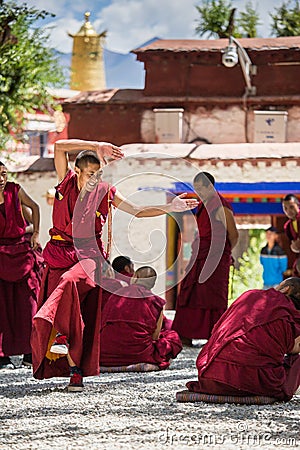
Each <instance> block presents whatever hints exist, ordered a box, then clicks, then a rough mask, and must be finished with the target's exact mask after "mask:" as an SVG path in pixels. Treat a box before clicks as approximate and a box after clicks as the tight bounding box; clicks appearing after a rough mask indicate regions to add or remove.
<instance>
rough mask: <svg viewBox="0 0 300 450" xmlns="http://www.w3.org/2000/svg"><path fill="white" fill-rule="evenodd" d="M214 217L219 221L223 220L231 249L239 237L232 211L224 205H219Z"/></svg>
mask: <svg viewBox="0 0 300 450" xmlns="http://www.w3.org/2000/svg"><path fill="white" fill-rule="evenodd" d="M216 219H217V220H219V221H221V222H222V223H223V224H224V220H225V223H226V230H227V234H228V239H229V242H230V245H231V249H233V247H235V245H236V244H237V241H238V239H239V233H238V230H237V228H236V224H235V220H234V216H233V214H232V211H231V210H230V209H228V208H226V207H220V208H219V209H218V211H217V214H216Z"/></svg>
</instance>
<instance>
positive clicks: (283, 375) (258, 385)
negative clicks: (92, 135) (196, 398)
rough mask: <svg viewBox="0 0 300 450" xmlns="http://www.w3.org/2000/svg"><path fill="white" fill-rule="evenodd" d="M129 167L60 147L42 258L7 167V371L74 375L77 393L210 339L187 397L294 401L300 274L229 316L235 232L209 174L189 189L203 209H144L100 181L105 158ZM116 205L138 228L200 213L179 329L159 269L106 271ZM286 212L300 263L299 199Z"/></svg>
mask: <svg viewBox="0 0 300 450" xmlns="http://www.w3.org/2000/svg"><path fill="white" fill-rule="evenodd" d="M72 152H74V153H77V157H76V159H75V164H74V170H73V169H71V168H70V166H69V161H68V154H69V153H72ZM123 157H124V155H123V153H122V151H121V149H120V148H119V147H117V146H115V145H113V144H110V143H106V142H97V141H84V140H78V139H70V140H61V141H58V142H56V144H55V148H54V162H55V168H56V172H57V176H58V184H57V186H56V193H55V199H54V205H53V226H52V228H51V229H50V231H49V234H50V239H49V241H48V243H47V244H46V246H45V248H44V249H43V251H42V254H41V247H40V244H39V238H38V236H39V219H40V218H39V207H38V205H37V204H36V203H35V202H34V201H33V200H32V199H31V198H30V196H28V195H27V194H26V192H25V191H24V189H23V188H22V187H20V186H19V185H18V184H17V183H14V182H10V181H8V176H7V168H6V166H5V165H4V164H3V163H1V162H0V254H1V257H0V308H1V318H0V368H1V367H8V366H9V365H11V360H10V356H13V355H19V354H23V355H24V357H23V364H31V363H32V366H33V375H34V377H35V378H37V379H43V378H50V377H56V376H70V382H69V385H68V390H69V391H70V392H80V391H82V390H83V377H86V376H92V375H97V374H99V371H100V366H106V367H107V366H109V367H115V366H128V365H132V364H139V363H145V364H148V365H150V366H151V365H152V366H154V367H156V368H158V369H159V370H162V369H166V368H167V367H169V365H170V361H171V360H172V359H174V358H176V356H177V355H178V354H179V352H180V351H181V350H182V346H183V345H188V346H192V345H193V339H206V340H208V341H207V343H206V344H205V345H204V347H203V348H202V349H201V351H200V354H199V356H198V358H197V368H198V374H199V376H198V380H197V381H195V382H189V383H187V387H188V389H189V390H190V391H196V392H205V393H211V394H239V395H270V396H274V397H275V398H277V399H279V400H283V401H287V400H289V399H290V398H292V396H293V394H294V392H295V391H296V389H297V388H298V386H299V383H300V356H299V352H300V312H299V309H300V278H299V277H298V273H297V265H295V277H291V278H289V279H287V280H285V281H283V282H282V283H281V284H280V285H279V286H278V287H276V289H274V288H272V289H268V290H253V291H249V292H246V293H245V294H243V295H242V296H241V297H240V298H239V299H237V300H236V301H235V302H234V303H233V304H232V305H231V306H230V307H229V308H228V309H227V301H228V278H229V269H230V264H231V250H232V248H233V247H234V245H235V244H236V243H237V240H238V232H237V228H236V224H235V220H234V216H233V212H232V208H231V205H230V204H229V203H228V202H227V201H226V200H225V199H224V198H223V197H222V196H221V195H220V194H219V193H218V192H217V191H216V190H215V188H214V183H215V181H214V178H213V177H212V175H211V174H209V173H207V172H200V173H199V174H197V175H196V177H195V178H194V181H193V185H194V190H195V193H196V194H197V199H191V198H186V194H181V195H179V196H177V197H175V198H174V199H173V200H172V202H171V203H168V204H165V205H155V206H137V205H135V204H133V203H131V202H129V201H128V200H127V199H126V198H124V197H123V196H122V195H121V194H120V193H119V192H118V191H117V190H116V189H115V188H114V187H112V186H110V185H109V184H108V183H106V182H104V181H103V180H102V166H103V164H105V163H106V158H110V159H115V160H119V159H121V158H123ZM112 206H114V207H116V208H119V209H121V210H123V211H125V212H127V213H128V214H132V215H134V216H136V217H154V216H158V215H162V214H168V213H172V212H184V211H188V210H195V211H196V213H195V219H196V222H197V228H198V233H197V236H196V238H195V240H194V242H193V245H192V256H191V260H190V263H189V265H188V266H187V269H186V274H185V277H184V279H183V280H182V282H181V287H180V293H179V296H178V298H177V304H176V313H175V318H174V321H173V323H172V322H171V321H170V320H168V319H166V317H165V316H164V312H163V310H164V304H165V300H164V299H162V298H161V297H159V296H157V295H155V294H154V293H153V292H152V288H153V287H154V285H155V281H156V276H157V275H156V272H155V270H154V269H153V268H152V267H150V266H142V267H140V268H139V269H137V270H136V271H134V270H133V264H132V262H131V260H130V258H127V257H124V256H120V257H118V258H116V259H115V260H114V261H113V264H112V266H110V265H109V264H108V263H107V257H108V255H107V252H106V249H105V248H104V245H103V241H102V229H103V226H104V224H105V223H106V221H108V231H109V233H108V234H110V229H111V210H112ZM283 209H284V212H285V214H286V215H287V217H288V219H289V220H288V221H287V223H286V232H287V234H288V236H289V237H290V240H291V248H292V250H293V251H294V252H300V234H299V233H300V212H299V202H298V199H297V198H296V197H295V196H293V195H292V194H290V195H289V196H286V197H285V199H284V200H283ZM28 227H29V228H28Z"/></svg>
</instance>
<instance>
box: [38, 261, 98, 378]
mask: <svg viewBox="0 0 300 450" xmlns="http://www.w3.org/2000/svg"><path fill="white" fill-rule="evenodd" d="M95 268H96V264H95V262H94V261H92V260H88V259H86V260H84V261H81V262H79V263H77V264H75V265H74V266H73V267H72V268H71V269H69V270H68V271H67V272H65V273H64V274H63V275H62V276H61V278H60V281H59V283H58V286H57V287H56V289H54V291H53V292H52V294H51V295H50V297H49V298H48V299H47V301H46V302H45V303H44V304H43V306H42V307H41V308H40V309H39V311H38V312H37V314H36V315H35V317H34V319H33V330H32V339H31V340H32V362H33V376H34V377H35V378H37V379H43V378H51V377H60V376H62V377H65V376H66V377H67V376H69V375H70V368H69V364H68V361H67V358H66V356H64V357H61V358H59V359H57V360H56V361H50V360H49V359H47V357H46V353H47V347H48V342H49V339H50V335H51V332H52V329H53V328H54V329H55V330H57V331H59V332H60V333H62V334H64V335H66V336H67V338H68V341H69V345H70V347H69V353H70V356H71V358H72V359H73V361H74V362H75V364H76V365H77V366H78V367H80V368H81V369H82V371H83V376H93V375H98V374H99V356H100V348H99V346H100V343H99V333H100V314H101V290H100V288H99V286H96V285H95V283H94V281H93V278H92V277H93V274H94V271H95ZM88 274H89V275H90V276H88Z"/></svg>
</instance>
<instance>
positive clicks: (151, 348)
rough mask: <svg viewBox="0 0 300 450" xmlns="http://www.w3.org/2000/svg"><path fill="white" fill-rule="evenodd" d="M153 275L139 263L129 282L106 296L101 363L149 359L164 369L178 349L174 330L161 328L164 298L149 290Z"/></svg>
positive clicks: (178, 344)
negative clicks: (108, 296)
mask: <svg viewBox="0 0 300 450" xmlns="http://www.w3.org/2000/svg"><path fill="white" fill-rule="evenodd" d="M156 278H157V274H156V272H155V270H154V269H153V268H152V267H149V266H144V267H140V268H139V269H138V270H137V271H136V272H135V274H134V276H133V278H132V282H131V283H132V284H131V285H129V286H126V287H122V288H121V289H119V290H118V291H117V292H116V293H114V294H112V295H111V296H110V298H109V300H108V302H107V304H106V306H105V307H104V309H103V313H102V325H101V332H100V342H101V347H100V365H101V366H124V365H131V364H136V363H150V364H156V365H158V366H159V368H160V369H166V368H168V367H169V365H170V359H173V358H176V356H177V355H178V353H179V352H180V351H181V350H182V344H181V341H180V338H179V336H178V334H177V333H176V331H173V330H166V329H164V330H162V323H163V317H164V316H163V307H164V305H165V300H164V299H162V298H161V297H159V296H157V295H155V294H153V293H152V292H151V289H152V288H153V286H154V284H155V282H156Z"/></svg>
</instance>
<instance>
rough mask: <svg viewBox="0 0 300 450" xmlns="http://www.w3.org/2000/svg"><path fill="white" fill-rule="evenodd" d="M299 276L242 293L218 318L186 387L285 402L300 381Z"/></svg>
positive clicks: (210, 392) (218, 393)
mask: <svg viewBox="0 0 300 450" xmlns="http://www.w3.org/2000/svg"><path fill="white" fill-rule="evenodd" d="M299 310H300V279H299V278H294V277H293V278H288V279H287V280H284V281H282V282H281V283H280V285H279V286H278V287H277V288H276V289H273V288H272V289H268V290H251V291H248V292H245V293H244V294H242V295H241V296H240V297H239V298H238V299H237V300H235V302H234V303H233V304H232V305H231V306H230V308H229V309H228V310H227V311H226V312H225V313H224V314H223V315H222V317H221V318H220V319H219V321H218V322H217V323H216V325H215V327H214V329H213V332H212V335H211V337H210V339H209V341H208V342H207V344H206V345H205V346H204V347H203V349H202V350H201V352H200V354H199V356H198V358H197V363H196V365H197V369H198V381H190V382H188V383H187V387H188V389H189V391H192V392H203V393H207V394H216V395H238V396H241V395H242V396H243V395H244V396H246V395H267V396H270V397H275V398H277V399H278V400H283V401H288V400H290V399H291V398H292V396H293V394H294V393H295V392H296V390H297V388H298V386H299V384H300V356H299V353H300V311H299Z"/></svg>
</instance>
